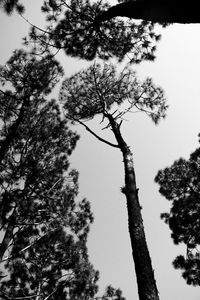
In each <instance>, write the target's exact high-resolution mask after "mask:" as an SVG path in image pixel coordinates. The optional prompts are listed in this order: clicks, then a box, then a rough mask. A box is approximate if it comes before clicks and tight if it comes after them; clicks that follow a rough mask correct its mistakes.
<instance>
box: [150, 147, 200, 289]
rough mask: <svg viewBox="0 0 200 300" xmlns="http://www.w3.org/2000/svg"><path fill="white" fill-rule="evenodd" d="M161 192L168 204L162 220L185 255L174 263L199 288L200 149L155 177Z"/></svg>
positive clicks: (185, 277) (184, 276)
mask: <svg viewBox="0 0 200 300" xmlns="http://www.w3.org/2000/svg"><path fill="white" fill-rule="evenodd" d="M155 181H156V182H157V183H158V184H159V185H160V189H159V191H160V193H161V194H162V195H163V196H164V197H165V198H166V199H167V200H169V201H170V202H171V209H170V212H168V213H163V214H161V218H162V219H164V221H165V222H166V223H167V224H168V226H169V228H170V230H171V232H172V233H171V237H172V239H173V241H174V243H175V244H181V243H184V244H185V245H186V254H185V255H179V256H177V257H176V259H175V260H174V262H173V265H174V267H175V268H176V269H181V270H182V275H183V278H184V279H185V280H186V282H187V283H188V284H192V285H200V252H199V251H200V235H199V232H200V217H199V216H200V185H199V182H200V148H197V149H196V150H195V151H194V152H193V153H192V154H191V155H190V158H189V159H188V160H186V159H183V158H181V159H179V160H177V161H175V162H174V163H173V164H172V165H171V166H170V167H168V168H165V169H164V170H160V171H159V172H158V174H157V176H156V178H155Z"/></svg>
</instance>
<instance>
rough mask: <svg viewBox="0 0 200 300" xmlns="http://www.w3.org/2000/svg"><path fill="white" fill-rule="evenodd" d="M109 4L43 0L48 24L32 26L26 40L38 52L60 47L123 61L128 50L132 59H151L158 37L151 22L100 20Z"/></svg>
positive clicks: (88, 56)
mask: <svg viewBox="0 0 200 300" xmlns="http://www.w3.org/2000/svg"><path fill="white" fill-rule="evenodd" d="M109 7H110V6H109V4H108V3H107V2H102V1H88V0H78V1H75V0H71V1H62V0H58V1H53V2H52V1H44V4H43V6H42V11H43V12H44V13H45V14H46V20H47V28H46V29H45V30H43V29H39V28H37V27H36V26H32V30H31V31H30V34H29V38H25V43H27V44H28V43H29V42H34V45H35V48H34V49H33V50H34V51H36V52H37V53H38V52H39V53H43V52H44V51H46V50H47V49H48V48H51V49H52V50H54V52H55V51H58V50H60V49H63V50H64V52H65V53H66V54H67V55H69V56H72V57H77V56H78V57H80V58H83V59H87V60H93V59H94V58H95V56H98V57H100V58H102V59H106V60H107V59H109V58H110V57H116V58H117V59H118V60H119V61H122V60H123V58H124V57H125V55H126V54H127V53H129V58H130V60H131V62H134V63H139V62H140V61H141V60H153V59H154V58H155V50H156V43H157V41H158V40H159V38H160V36H159V35H158V34H156V33H155V32H154V25H153V23H151V22H137V23H136V22H134V21H132V20H123V19H118V18H117V19H112V20H111V19H110V20H109V21H105V22H100V21H99V20H98V16H99V15H100V14H101V12H102V11H106V10H107V9H108V8H109Z"/></svg>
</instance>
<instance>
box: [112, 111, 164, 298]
mask: <svg viewBox="0 0 200 300" xmlns="http://www.w3.org/2000/svg"><path fill="white" fill-rule="evenodd" d="M107 117H108V119H109V122H110V125H111V128H112V130H113V133H114V135H115V138H116V140H117V142H118V145H119V147H120V150H121V152H122V155H123V162H124V171H125V188H124V193H125V195H126V200H127V210H128V228H129V234H130V240H131V246H132V255H133V260H134V264H135V272H136V278H137V285H138V294H139V299H140V300H159V295H158V290H157V286H156V281H155V278H154V271H153V268H152V263H151V258H150V255H149V251H148V246H147V242H146V237H145V232H144V226H143V220H142V214H141V207H140V203H139V199H138V189H137V187H136V178H135V172H134V165H133V156H132V153H131V151H130V149H129V147H128V146H127V144H126V142H125V141H124V139H123V138H122V135H121V132H120V126H119V124H118V123H117V122H116V121H115V120H114V118H113V117H112V115H109V114H108V115H107Z"/></svg>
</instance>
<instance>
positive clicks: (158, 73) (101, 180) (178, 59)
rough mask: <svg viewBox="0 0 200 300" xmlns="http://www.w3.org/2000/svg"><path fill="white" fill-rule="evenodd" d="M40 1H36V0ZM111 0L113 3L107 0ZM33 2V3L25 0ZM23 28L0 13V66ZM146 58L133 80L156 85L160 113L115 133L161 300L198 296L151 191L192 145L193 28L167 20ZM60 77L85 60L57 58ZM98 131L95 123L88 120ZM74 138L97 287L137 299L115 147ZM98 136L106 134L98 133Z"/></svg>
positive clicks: (199, 120)
mask: <svg viewBox="0 0 200 300" xmlns="http://www.w3.org/2000/svg"><path fill="white" fill-rule="evenodd" d="M24 2H25V3H26V2H27V3H28V4H27V12H26V14H25V15H26V16H27V17H28V18H30V19H31V21H32V22H33V23H36V24H37V25H41V24H42V23H41V20H40V18H39V14H38V13H37V10H36V9H35V8H36V5H35V4H36V1H24ZM41 2H42V1H37V4H38V3H39V4H40V3H41ZM113 2H114V1H113ZM33 3H34V4H33ZM27 29H28V26H27V24H26V23H25V21H24V20H22V19H21V18H20V17H19V16H17V15H13V16H12V17H7V16H6V15H4V14H2V13H0V37H1V45H0V63H1V64H3V63H5V62H6V60H7V59H8V58H9V57H10V55H11V53H12V50H14V49H15V48H19V47H20V43H21V38H22V37H23V36H24V35H25V33H26V32H27ZM161 32H162V40H161V42H160V43H159V44H158V51H157V59H156V61H155V62H154V63H142V64H140V65H139V66H137V68H136V67H135V66H132V67H133V68H134V69H136V70H137V71H138V76H139V78H141V79H142V78H145V77H146V76H148V77H149V76H150V77H152V78H153V79H154V82H155V83H156V84H157V85H160V86H161V87H163V88H164V90H165V94H166V97H167V99H168V104H169V105H170V108H169V110H168V114H167V118H166V119H165V120H164V121H161V123H160V124H159V125H158V126H155V125H154V124H153V123H152V122H151V121H150V119H148V118H147V117H146V116H145V115H142V114H132V115H130V116H127V121H126V122H124V124H123V126H122V133H123V136H124V138H125V140H126V141H127V143H128V144H129V145H130V147H131V149H132V151H133V153H134V161H135V169H136V178H137V184H138V188H139V197H140V201H141V204H142V207H143V210H142V213H143V218H144V225H145V230H146V235H147V241H148V246H149V250H150V255H151V257H152V263H153V267H154V269H155V276H156V280H157V284H158V289H159V292H160V299H161V300H177V299H181V300H198V299H199V297H200V288H199V287H196V288H195V287H190V286H187V285H186V283H185V281H184V279H182V278H181V274H180V272H179V271H177V270H175V269H174V268H173V267H172V260H173V259H174V258H175V256H176V255H177V254H179V253H180V252H181V251H185V249H184V247H182V248H181V247H180V246H175V245H173V242H172V240H171V238H170V232H169V230H168V227H167V225H165V224H164V223H163V221H162V220H160V217H159V216H160V213H161V212H164V211H167V210H168V208H169V203H167V201H166V200H165V199H164V198H163V197H161V196H160V195H159V193H158V186H157V185H156V184H155V183H154V177H155V175H156V174H157V171H158V170H159V169H161V168H164V167H166V166H167V165H168V166H169V165H171V164H172V163H173V161H174V160H175V159H178V158H179V157H181V156H182V157H185V158H188V156H189V154H190V153H191V152H192V151H194V150H195V148H197V147H198V137H197V135H198V133H199V132H200V117H199V113H200V84H199V79H200V25H173V26H170V27H168V28H167V29H161ZM60 59H61V60H62V65H63V66H64V68H65V70H66V75H71V74H72V73H73V72H75V71H78V70H79V69H80V68H82V67H83V66H85V65H88V63H87V64H86V63H85V62H83V61H80V60H78V59H69V58H67V57H66V56H64V55H61V56H60ZM91 126H92V128H93V129H94V128H95V129H96V128H99V125H98V122H91ZM77 130H78V131H79V132H80V133H81V140H80V142H79V144H78V146H77V149H76V150H75V152H74V154H73V156H72V163H71V164H72V166H73V167H76V168H77V169H78V171H79V172H80V196H81V197H87V198H88V200H90V201H91V204H92V210H93V212H94V215H95V221H94V224H93V225H92V227H91V232H90V236H89V242H88V247H89V254H90V258H91V261H92V262H93V264H94V266H95V268H96V269H98V270H100V275H101V279H100V287H101V289H103V288H104V287H105V286H106V285H108V284H112V285H113V286H115V287H120V288H121V289H122V290H123V292H124V296H125V297H126V299H127V300H137V299H138V295H137V287H136V279H135V274H134V267H133V261H132V255H131V247H130V242H129V235H128V230H127V212H126V201H125V198H124V196H123V195H122V194H121V193H120V187H121V186H123V179H124V174H123V165H122V157H121V154H120V152H119V151H118V149H114V148H109V146H107V145H105V144H102V143H101V142H99V141H97V140H95V138H94V137H93V136H90V135H89V133H87V132H85V131H84V129H81V128H80V127H77ZM100 133H101V134H102V135H104V134H106V136H108V137H110V135H109V134H108V133H106V132H105V131H101V132H100Z"/></svg>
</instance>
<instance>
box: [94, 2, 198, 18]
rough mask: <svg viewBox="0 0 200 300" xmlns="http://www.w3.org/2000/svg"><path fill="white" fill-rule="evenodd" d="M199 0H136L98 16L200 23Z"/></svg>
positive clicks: (121, 4)
mask: <svg viewBox="0 0 200 300" xmlns="http://www.w3.org/2000/svg"><path fill="white" fill-rule="evenodd" d="M198 7H199V3H198V1H197V0H191V1H190V2H188V1H185V0H136V1H133V0H132V1H131V0H130V1H128V2H123V3H119V4H117V5H114V6H111V7H110V8H109V9H108V10H107V11H104V12H102V14H101V15H99V16H98V18H97V19H98V21H99V22H101V21H106V20H109V19H112V18H114V17H117V16H121V17H128V18H132V19H142V20H146V21H153V22H158V23H200V14H199V9H198Z"/></svg>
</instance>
